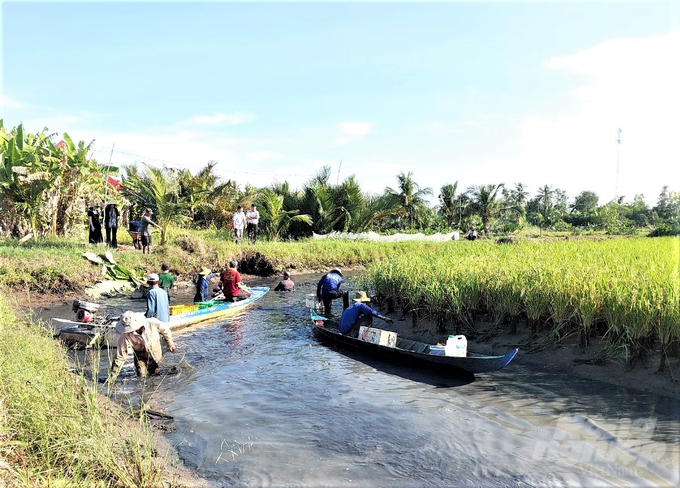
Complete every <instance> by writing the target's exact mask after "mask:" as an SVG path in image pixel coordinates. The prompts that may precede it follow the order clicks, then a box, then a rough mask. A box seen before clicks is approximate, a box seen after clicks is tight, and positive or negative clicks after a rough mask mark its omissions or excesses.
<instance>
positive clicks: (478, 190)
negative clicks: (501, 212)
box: [467, 183, 504, 235]
mask: <svg viewBox="0 0 680 488" xmlns="http://www.w3.org/2000/svg"><path fill="white" fill-rule="evenodd" d="M503 187H504V185H503V183H499V184H498V185H479V186H471V187H469V188H468V190H467V192H468V195H470V204H469V206H470V210H471V211H472V212H473V213H474V214H476V215H479V218H480V219H482V229H483V231H484V235H488V234H489V222H490V221H491V219H492V218H493V217H495V215H496V212H497V211H498V207H499V203H500V200H499V198H498V196H499V195H498V193H499V191H500V190H501V189H502V188H503Z"/></svg>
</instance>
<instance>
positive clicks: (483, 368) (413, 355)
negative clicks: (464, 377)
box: [310, 310, 517, 373]
mask: <svg viewBox="0 0 680 488" xmlns="http://www.w3.org/2000/svg"><path fill="white" fill-rule="evenodd" d="M310 312H311V319H312V323H313V326H312V327H313V328H312V330H313V333H314V336H315V337H316V338H317V339H319V340H321V341H324V342H329V343H333V344H337V345H339V346H343V347H348V348H354V349H356V350H359V351H361V352H363V353H366V354H368V355H371V356H372V357H375V356H381V357H383V358H385V359H389V360H392V361H395V362H397V363H400V364H402V365H405V366H410V365H411V364H413V363H418V364H420V365H421V366H430V367H432V366H434V367H437V368H443V369H452V370H455V371H458V372H465V373H491V372H493V371H498V370H499V369H503V368H504V367H506V366H507V365H508V364H509V363H510V361H512V359H513V358H514V357H515V354H517V349H513V350H512V351H510V352H508V353H507V354H504V355H502V356H486V355H483V354H475V353H471V352H468V353H467V356H465V357H454V356H445V355H443V350H442V348H441V346H434V345H430V344H425V343H423V342H418V341H412V340H409V339H402V338H400V337H398V336H397V339H396V344H395V345H394V347H391V346H387V345H380V344H374V343H371V342H366V341H363V340H360V339H358V338H354V337H350V336H346V335H343V334H341V333H340V331H339V330H338V326H337V322H335V321H332V320H328V319H327V318H326V317H323V316H321V315H319V314H317V313H316V312H314V310H310Z"/></svg>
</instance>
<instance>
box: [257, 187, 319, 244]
mask: <svg viewBox="0 0 680 488" xmlns="http://www.w3.org/2000/svg"><path fill="white" fill-rule="evenodd" d="M283 200H284V197H283V195H279V194H278V193H276V192H275V191H274V190H272V189H269V188H265V189H264V190H261V191H260V192H259V194H258V197H257V205H258V207H259V211H260V219H261V220H262V227H263V230H264V231H265V232H266V233H267V234H268V235H269V238H270V239H271V240H272V241H278V240H279V238H280V237H281V236H283V235H285V234H287V233H288V231H289V228H290V224H291V223H292V222H302V223H304V224H306V225H308V226H310V227H311V226H312V224H313V221H312V218H311V216H309V215H307V214H304V215H298V212H299V210H284V207H283Z"/></svg>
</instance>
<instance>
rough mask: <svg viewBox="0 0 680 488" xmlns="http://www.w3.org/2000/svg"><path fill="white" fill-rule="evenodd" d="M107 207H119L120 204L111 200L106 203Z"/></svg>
mask: <svg viewBox="0 0 680 488" xmlns="http://www.w3.org/2000/svg"><path fill="white" fill-rule="evenodd" d="M106 205H107V206H108V205H118V204H117V203H116V202H114V201H113V200H109V201H108V202H106Z"/></svg>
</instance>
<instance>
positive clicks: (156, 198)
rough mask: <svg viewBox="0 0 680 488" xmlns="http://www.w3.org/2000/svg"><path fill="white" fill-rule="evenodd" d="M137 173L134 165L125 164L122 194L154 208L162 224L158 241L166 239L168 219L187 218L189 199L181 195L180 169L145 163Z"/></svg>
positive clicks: (142, 205) (179, 221) (182, 220)
mask: <svg viewBox="0 0 680 488" xmlns="http://www.w3.org/2000/svg"><path fill="white" fill-rule="evenodd" d="M144 166H145V168H146V169H145V171H144V172H142V173H140V172H139V170H138V169H137V167H136V166H129V167H127V168H126V175H125V176H124V177H123V181H122V188H123V190H122V191H123V194H124V195H125V196H126V197H127V198H128V199H129V200H130V201H131V202H133V204H135V205H136V206H137V210H138V211H139V212H140V213H141V210H142V207H150V208H151V209H153V210H154V214H155V215H156V221H157V223H158V225H159V226H160V228H161V245H162V244H165V243H166V242H167V235H168V232H167V231H168V227H169V226H170V224H171V223H174V224H183V223H185V222H187V221H188V220H189V217H188V215H187V212H188V210H189V203H188V202H187V201H185V200H182V199H180V197H179V193H180V172H179V171H178V170H174V169H170V168H165V167H164V168H162V169H158V168H153V167H151V166H149V165H146V164H145V165H144Z"/></svg>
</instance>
